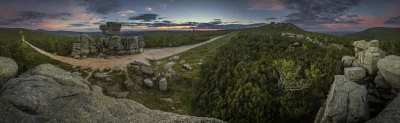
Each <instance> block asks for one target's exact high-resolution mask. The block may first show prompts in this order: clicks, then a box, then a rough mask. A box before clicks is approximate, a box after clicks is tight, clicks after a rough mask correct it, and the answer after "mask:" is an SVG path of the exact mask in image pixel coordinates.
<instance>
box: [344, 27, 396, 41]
mask: <svg viewBox="0 0 400 123" xmlns="http://www.w3.org/2000/svg"><path fill="white" fill-rule="evenodd" d="M344 36H345V37H349V38H365V39H379V40H387V39H400V28H387V27H375V28H369V29H366V30H364V31H361V32H356V33H351V34H347V35H344Z"/></svg>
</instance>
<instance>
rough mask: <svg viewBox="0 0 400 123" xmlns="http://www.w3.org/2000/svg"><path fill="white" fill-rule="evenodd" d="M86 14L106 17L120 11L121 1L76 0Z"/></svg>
mask: <svg viewBox="0 0 400 123" xmlns="http://www.w3.org/2000/svg"><path fill="white" fill-rule="evenodd" d="M76 1H77V2H78V4H79V5H82V6H84V7H85V8H86V12H87V13H95V14H101V15H106V14H110V13H114V12H118V11H121V8H122V0H76Z"/></svg>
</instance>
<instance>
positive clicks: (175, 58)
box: [170, 56, 179, 61]
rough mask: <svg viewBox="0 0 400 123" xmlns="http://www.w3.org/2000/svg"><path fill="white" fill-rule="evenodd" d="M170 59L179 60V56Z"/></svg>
mask: <svg viewBox="0 0 400 123" xmlns="http://www.w3.org/2000/svg"><path fill="white" fill-rule="evenodd" d="M170 60H171V61H177V60H179V56H172V57H171V59H170Z"/></svg>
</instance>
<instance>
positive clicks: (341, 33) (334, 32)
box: [319, 31, 356, 36]
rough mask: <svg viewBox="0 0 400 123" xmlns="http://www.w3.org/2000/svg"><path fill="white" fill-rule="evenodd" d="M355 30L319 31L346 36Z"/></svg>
mask: <svg viewBox="0 0 400 123" xmlns="http://www.w3.org/2000/svg"><path fill="white" fill-rule="evenodd" d="M355 32H356V31H320V32H319V33H324V34H330V35H334V36H344V35H347V34H351V33H355Z"/></svg>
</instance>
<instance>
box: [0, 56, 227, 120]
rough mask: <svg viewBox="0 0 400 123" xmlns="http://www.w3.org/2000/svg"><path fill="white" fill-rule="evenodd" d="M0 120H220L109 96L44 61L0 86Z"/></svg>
mask: <svg viewBox="0 0 400 123" xmlns="http://www.w3.org/2000/svg"><path fill="white" fill-rule="evenodd" d="M125 94H126V93H123V95H122V94H121V96H125ZM0 122H2V123H7V122H23V123H36V122H37V123H42V122H51V123H54V122H95V123H96V122H106V123H127V122H138V123H153V122H215V123H221V122H223V121H220V120H217V119H212V118H201V117H192V116H185V115H178V114H174V113H167V112H162V111H158V110H151V109H148V108H146V107H144V106H143V105H141V104H139V103H137V102H135V101H133V100H128V99H116V98H113V97H108V96H105V95H103V94H102V93H101V88H99V87H98V86H92V85H90V84H89V83H88V82H87V81H86V80H85V79H83V78H82V77H80V76H72V75H71V73H69V72H67V71H64V70H62V69H60V68H57V67H55V66H53V65H50V64H44V65H40V66H37V67H36V68H34V69H31V70H29V71H28V72H26V73H24V74H22V75H20V76H19V77H18V78H14V79H11V80H9V81H8V82H7V83H6V84H5V85H4V86H3V88H2V89H1V90H0Z"/></svg>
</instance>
